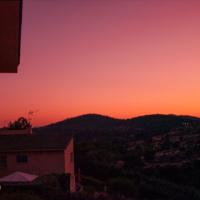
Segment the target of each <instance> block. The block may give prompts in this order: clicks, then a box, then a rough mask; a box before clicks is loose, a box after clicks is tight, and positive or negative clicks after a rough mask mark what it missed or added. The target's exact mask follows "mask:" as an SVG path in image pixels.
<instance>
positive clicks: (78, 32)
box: [0, 0, 200, 127]
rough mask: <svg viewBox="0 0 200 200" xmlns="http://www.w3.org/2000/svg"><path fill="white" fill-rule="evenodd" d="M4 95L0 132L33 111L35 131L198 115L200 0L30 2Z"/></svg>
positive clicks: (1, 82)
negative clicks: (78, 121)
mask: <svg viewBox="0 0 200 200" xmlns="http://www.w3.org/2000/svg"><path fill="white" fill-rule="evenodd" d="M0 94H1V95H0V108H1V109H0V127H3V126H4V120H10V121H12V122H14V121H15V120H17V119H18V118H19V117H21V116H23V117H26V118H28V112H29V111H30V110H39V111H38V112H35V113H34V114H33V116H32V122H31V123H32V125H33V126H44V125H48V124H50V123H55V122H57V121H61V120H63V119H66V118H70V117H75V116H78V115H82V114H87V113H96V114H102V115H108V116H110V117H115V118H123V119H125V118H132V117H137V116H141V115H147V114H157V113H159V114H176V115H192V116H197V117H200V1H197V0H187V1H185V0H157V1H155V0H151V1H149V0H125V1H122V0H94V1H92V0H50V1H47V0H40V1H39V0H37V1H36V0H24V1H23V17H22V35H21V58H20V65H19V67H18V73H17V74H0ZM8 122H9V121H6V124H7V123H8Z"/></svg>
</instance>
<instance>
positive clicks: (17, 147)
mask: <svg viewBox="0 0 200 200" xmlns="http://www.w3.org/2000/svg"><path fill="white" fill-rule="evenodd" d="M72 137H73V133H63V134H26V135H0V152H9V151H37V150H63V149H66V147H67V146H68V144H69V143H70V141H71V139H72Z"/></svg>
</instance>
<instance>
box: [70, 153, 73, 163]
mask: <svg viewBox="0 0 200 200" xmlns="http://www.w3.org/2000/svg"><path fill="white" fill-rule="evenodd" d="M70 162H73V153H70Z"/></svg>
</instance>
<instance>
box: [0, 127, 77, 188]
mask: <svg viewBox="0 0 200 200" xmlns="http://www.w3.org/2000/svg"><path fill="white" fill-rule="evenodd" d="M19 132H20V130H17V132H16V130H13V131H12V130H8V132H6V130H0V178H1V177H3V176H6V175H9V174H11V173H13V172H16V171H20V172H24V173H29V174H35V175H39V176H42V175H46V174H51V173H70V174H71V181H70V185H71V187H70V188H71V191H75V175H74V151H73V134H72V133H66V134H30V133H31V132H30V131H28V133H29V134H28V133H27V134H25V133H24V132H23V131H22V134H20V133H19ZM2 133H3V134H2ZM11 133H13V134H11Z"/></svg>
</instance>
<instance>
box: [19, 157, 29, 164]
mask: <svg viewBox="0 0 200 200" xmlns="http://www.w3.org/2000/svg"><path fill="white" fill-rule="evenodd" d="M17 163H27V156H17Z"/></svg>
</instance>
